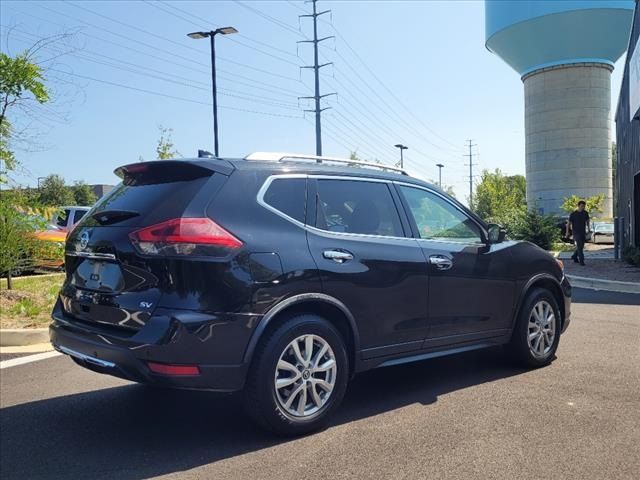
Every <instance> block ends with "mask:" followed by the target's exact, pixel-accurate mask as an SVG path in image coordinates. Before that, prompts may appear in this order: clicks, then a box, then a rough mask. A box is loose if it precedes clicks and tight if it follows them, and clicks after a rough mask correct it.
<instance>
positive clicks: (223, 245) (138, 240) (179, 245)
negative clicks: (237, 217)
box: [129, 218, 242, 255]
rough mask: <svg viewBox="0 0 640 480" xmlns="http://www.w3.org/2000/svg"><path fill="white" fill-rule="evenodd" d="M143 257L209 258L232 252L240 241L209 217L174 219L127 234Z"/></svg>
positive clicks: (238, 246)
mask: <svg viewBox="0 0 640 480" xmlns="http://www.w3.org/2000/svg"><path fill="white" fill-rule="evenodd" d="M129 238H130V239H131V242H132V243H133V245H134V246H135V247H136V248H137V249H138V250H139V251H140V252H141V253H144V254H147V255H198V254H201V255H210V254H211V253H213V251H218V252H219V251H220V249H224V250H225V251H226V250H228V249H236V248H240V247H241V246H242V242H241V241H240V240H238V239H237V238H236V237H234V236H233V235H232V234H231V233H229V232H228V231H227V230H225V229H224V228H222V227H221V226H220V225H218V224H217V223H216V222H214V221H213V220H211V219H210V218H174V219H172V220H167V221H165V222H162V223H158V224H156V225H151V226H150V227H145V228H141V229H140V230H135V231H133V232H131V233H130V234H129Z"/></svg>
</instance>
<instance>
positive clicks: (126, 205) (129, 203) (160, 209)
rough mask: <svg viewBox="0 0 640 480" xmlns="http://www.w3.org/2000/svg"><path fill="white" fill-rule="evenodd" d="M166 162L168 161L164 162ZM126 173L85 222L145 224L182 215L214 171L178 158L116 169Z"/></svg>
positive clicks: (86, 224)
mask: <svg viewBox="0 0 640 480" xmlns="http://www.w3.org/2000/svg"><path fill="white" fill-rule="evenodd" d="M164 162H166V163H164ZM116 173H118V174H119V175H120V176H123V177H124V178H123V181H122V183H120V184H118V185H117V186H116V187H115V188H114V189H113V190H111V191H110V192H109V193H108V194H107V195H105V196H104V197H102V198H101V199H100V200H99V201H98V203H96V205H95V206H94V207H93V208H92V209H91V211H90V212H89V216H90V217H91V218H86V219H84V225H85V226H90V225H91V224H92V223H95V224H100V225H111V224H117V225H118V226H132V227H135V226H144V225H149V224H152V223H157V222H161V221H163V220H167V219H170V218H179V217H181V216H182V214H183V212H184V211H185V209H186V208H187V207H188V206H189V204H190V203H191V201H192V200H193V198H194V197H195V196H196V194H197V193H198V192H199V191H200V189H201V188H202V187H203V186H204V185H205V183H207V181H208V180H209V178H210V177H211V175H213V171H210V170H205V169H203V168H200V167H198V166H192V165H190V164H188V163H181V162H177V161H163V162H150V163H149V164H140V166H138V165H137V164H136V165H133V166H129V167H123V168H120V169H118V170H116Z"/></svg>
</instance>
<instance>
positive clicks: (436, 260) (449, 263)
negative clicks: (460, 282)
mask: <svg viewBox="0 0 640 480" xmlns="http://www.w3.org/2000/svg"><path fill="white" fill-rule="evenodd" d="M429 263H430V264H431V265H435V267H436V269H437V270H449V269H450V268H451V267H453V260H451V259H450V258H447V257H445V256H444V255H431V256H430V257H429Z"/></svg>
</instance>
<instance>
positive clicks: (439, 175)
mask: <svg viewBox="0 0 640 480" xmlns="http://www.w3.org/2000/svg"><path fill="white" fill-rule="evenodd" d="M436 167H438V186H439V187H440V188H442V167H444V165H442V164H441V163H438V164H436Z"/></svg>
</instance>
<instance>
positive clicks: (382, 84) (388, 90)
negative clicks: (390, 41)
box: [326, 22, 459, 151]
mask: <svg viewBox="0 0 640 480" xmlns="http://www.w3.org/2000/svg"><path fill="white" fill-rule="evenodd" d="M326 23H328V24H329V25H331V27H332V28H333V30H334V31H335V33H336V36H337V37H338V38H339V39H340V40H342V41H343V42H344V44H345V46H346V47H347V48H348V49H349V50H350V51H351V53H353V55H354V56H355V57H356V58H357V59H358V60H359V61H360V63H361V64H362V65H363V66H364V68H365V69H366V70H367V71H368V72H369V73H370V74H371V76H372V77H373V78H374V79H375V80H376V81H377V82H378V83H379V84H380V85H381V86H382V88H384V89H385V90H386V91H387V93H388V94H389V95H391V97H392V98H393V99H394V100H395V101H396V102H397V103H398V105H400V106H401V107H402V108H403V109H404V110H405V111H406V112H407V113H409V114H410V115H411V116H412V117H413V118H414V119H415V120H416V121H418V122H419V123H421V124H422V126H423V127H424V128H426V129H427V130H429V131H430V132H431V133H432V134H433V135H434V136H436V137H438V138H440V139H441V140H442V141H443V142H445V143H447V144H449V145H450V146H452V147H454V149H455V151H459V147H457V146H456V145H455V144H453V143H452V142H450V141H449V140H447V139H446V138H444V137H442V136H441V135H439V134H438V133H437V132H435V131H434V130H433V129H431V128H430V127H429V126H428V125H426V124H425V123H424V122H423V121H422V120H421V119H420V118H418V117H417V116H416V115H415V114H414V113H413V112H412V111H411V110H409V108H408V107H407V106H406V105H405V104H404V103H403V102H402V101H401V100H400V99H399V98H398V97H397V95H395V94H394V93H393V91H392V90H391V89H390V88H389V87H387V86H386V85H385V84H384V82H382V80H380V78H379V77H378V76H377V75H376V74H375V72H374V71H373V70H372V69H371V68H370V67H369V65H367V64H366V63H365V61H364V60H363V59H362V57H360V55H359V54H358V52H357V51H356V50H355V49H354V48H353V47H351V45H350V44H349V42H348V41H347V39H346V38H345V37H344V36H343V35H342V34H341V33H340V32H339V31H338V29H337V28H336V27H335V26H334V25H333V24H331V23H329V22H326ZM336 53H337V54H338V56H340V57H341V58H342V56H341V55H340V52H338V51H337V50H336ZM434 146H435V145H434ZM436 148H439V147H437V146H436Z"/></svg>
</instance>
